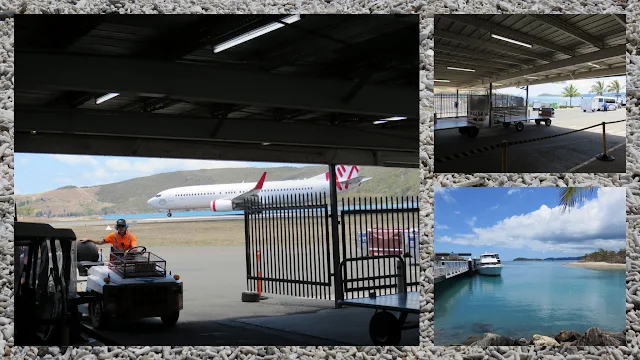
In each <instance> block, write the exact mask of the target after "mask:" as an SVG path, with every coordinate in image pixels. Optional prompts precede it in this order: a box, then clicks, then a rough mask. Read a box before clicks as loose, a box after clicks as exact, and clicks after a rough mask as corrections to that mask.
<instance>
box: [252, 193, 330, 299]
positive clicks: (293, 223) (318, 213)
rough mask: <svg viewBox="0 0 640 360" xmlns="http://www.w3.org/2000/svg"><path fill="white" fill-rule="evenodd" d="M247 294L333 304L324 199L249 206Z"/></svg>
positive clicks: (268, 201)
mask: <svg viewBox="0 0 640 360" xmlns="http://www.w3.org/2000/svg"><path fill="white" fill-rule="evenodd" d="M244 216H245V240H246V251H247V288H248V290H250V291H258V292H264V293H270V294H280V295H290V296H297V297H306V298H315V299H331V297H332V294H331V285H332V275H333V272H332V268H333V266H332V264H331V261H332V259H331V253H332V251H331V223H330V219H329V207H328V205H327V201H326V196H320V195H308V194H300V195H298V196H274V197H267V198H262V199H261V201H259V202H253V203H248V204H247V205H245V212H244Z"/></svg>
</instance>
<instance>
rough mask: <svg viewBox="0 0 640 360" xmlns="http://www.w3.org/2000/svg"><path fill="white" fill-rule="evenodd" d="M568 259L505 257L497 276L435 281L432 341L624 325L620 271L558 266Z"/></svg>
mask: <svg viewBox="0 0 640 360" xmlns="http://www.w3.org/2000/svg"><path fill="white" fill-rule="evenodd" d="M570 262H571V261H515V262H512V261H505V262H503V263H504V268H503V269H502V275H501V276H496V277H492V276H482V275H475V276H471V277H465V276H462V277H460V278H459V279H456V280H453V281H451V280H447V281H445V282H444V283H440V284H438V285H436V289H435V304H434V305H435V306H434V309H435V310H434V311H435V314H434V329H435V345H436V346H446V345H451V344H462V343H463V342H464V341H465V340H467V338H468V337H469V336H479V335H482V334H484V333H486V332H492V333H496V334H500V335H504V336H509V337H512V338H515V339H519V338H521V337H524V338H527V339H531V337H532V336H533V335H534V334H540V335H546V336H552V337H554V336H556V335H557V334H558V333H559V332H560V331H561V330H575V331H578V332H581V333H583V332H584V331H586V330H587V329H589V328H590V327H598V328H600V329H601V330H602V331H615V332H621V331H624V328H625V317H626V315H625V311H626V310H625V306H626V305H625V296H626V295H625V294H626V290H625V288H626V285H625V278H626V272H625V271H624V270H589V269H585V268H579V267H570V266H563V264H567V263H570ZM441 285H442V286H441Z"/></svg>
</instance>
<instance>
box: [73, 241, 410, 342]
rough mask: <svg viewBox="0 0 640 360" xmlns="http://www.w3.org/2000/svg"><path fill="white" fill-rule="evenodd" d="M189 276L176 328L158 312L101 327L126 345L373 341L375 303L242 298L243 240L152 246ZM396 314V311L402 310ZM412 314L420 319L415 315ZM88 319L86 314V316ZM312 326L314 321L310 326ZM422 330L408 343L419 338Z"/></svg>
mask: <svg viewBox="0 0 640 360" xmlns="http://www.w3.org/2000/svg"><path fill="white" fill-rule="evenodd" d="M149 251H151V252H154V253H156V254H157V255H159V256H161V257H162V258H164V259H165V260H166V261H167V269H168V270H171V271H172V272H173V273H174V274H179V275H180V277H181V279H182V280H183V281H184V310H183V311H182V313H181V316H180V320H179V322H178V324H177V325H176V327H174V328H167V327H164V326H163V325H162V323H161V322H160V320H159V319H157V318H151V319H142V320H135V321H132V322H120V321H115V322H114V323H113V328H112V329H109V330H108V331H100V333H101V334H102V335H103V336H105V337H107V338H109V339H111V340H113V341H115V342H116V343H118V344H121V345H165V346H170V345H229V346H238V345H264V344H269V345H282V346H284V345H299V346H340V345H352V346H366V345H371V340H370V339H369V333H368V326H369V320H370V319H371V316H372V315H373V314H374V312H375V311H374V310H367V309H360V308H342V309H335V308H334V302H333V301H331V300H313V299H302V298H297V297H292V296H271V295H267V296H268V297H269V298H268V299H267V300H262V301H260V302H258V303H243V302H242V301H241V300H240V298H241V293H242V292H243V291H245V290H246V288H247V281H246V255H245V251H244V247H199V248H198V247H189V248H159V247H158V248H153V249H149ZM396 315H397V314H396ZM409 320H412V321H418V316H417V315H412V316H410V317H409ZM85 321H86V322H88V319H87V318H85ZM310 325H312V326H310ZM418 344H419V332H418V329H417V328H416V329H409V330H405V331H404V332H403V341H402V345H412V346H413V345H418Z"/></svg>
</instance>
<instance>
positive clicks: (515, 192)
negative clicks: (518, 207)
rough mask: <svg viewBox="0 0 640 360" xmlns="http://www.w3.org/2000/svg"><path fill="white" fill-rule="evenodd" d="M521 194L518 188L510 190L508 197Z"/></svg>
mask: <svg viewBox="0 0 640 360" xmlns="http://www.w3.org/2000/svg"><path fill="white" fill-rule="evenodd" d="M519 192H520V189H518V188H513V189H509V191H507V195H513V194H517V193H519Z"/></svg>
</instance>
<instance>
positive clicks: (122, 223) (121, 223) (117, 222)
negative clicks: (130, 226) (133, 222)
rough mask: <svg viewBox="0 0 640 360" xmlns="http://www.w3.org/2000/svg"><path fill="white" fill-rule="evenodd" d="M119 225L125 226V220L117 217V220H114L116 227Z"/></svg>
mask: <svg viewBox="0 0 640 360" xmlns="http://www.w3.org/2000/svg"><path fill="white" fill-rule="evenodd" d="M120 226H124V227H127V222H126V221H125V220H124V219H118V221H116V228H119V227H120Z"/></svg>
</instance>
